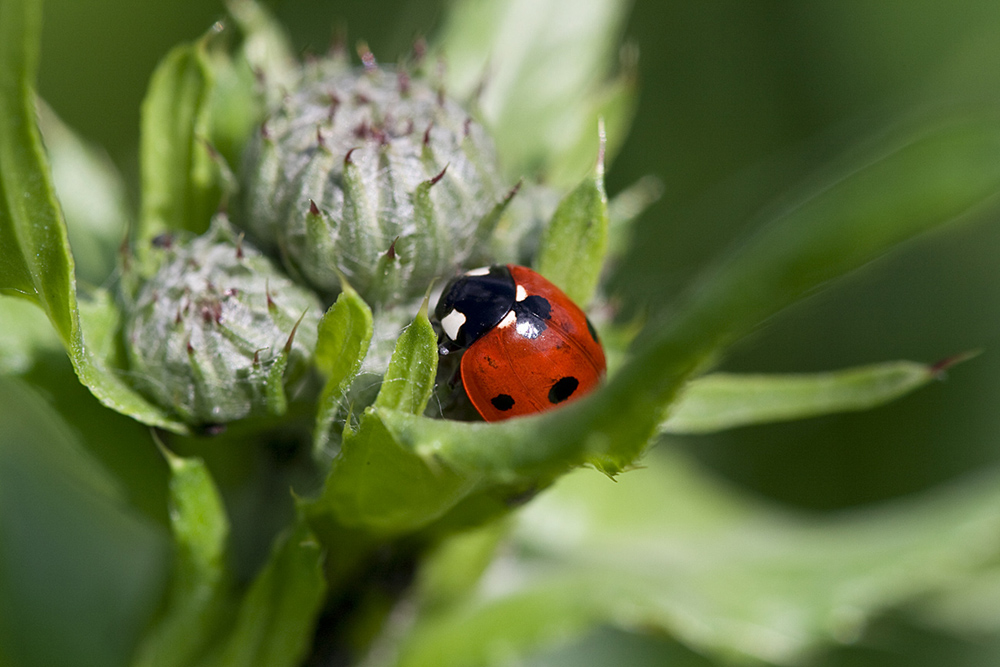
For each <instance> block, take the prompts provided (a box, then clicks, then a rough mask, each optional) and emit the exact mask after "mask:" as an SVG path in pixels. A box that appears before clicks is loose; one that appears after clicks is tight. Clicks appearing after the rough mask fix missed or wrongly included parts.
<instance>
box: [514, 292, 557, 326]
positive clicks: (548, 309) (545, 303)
mask: <svg viewBox="0 0 1000 667" xmlns="http://www.w3.org/2000/svg"><path fill="white" fill-rule="evenodd" d="M520 303H521V308H523V309H525V310H527V311H528V312H529V313H532V314H533V315H537V316H538V317H540V318H542V319H543V320H547V319H549V318H550V317H552V304H551V303H549V300H548V299H546V298H545V297H544V296H538V295H537V294H532V295H531V296H529V297H527V298H526V299H524V301H521V302H520Z"/></svg>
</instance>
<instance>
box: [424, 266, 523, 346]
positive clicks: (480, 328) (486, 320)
mask: <svg viewBox="0 0 1000 667" xmlns="http://www.w3.org/2000/svg"><path fill="white" fill-rule="evenodd" d="M515 294H516V288H515V285H514V278H513V277H512V276H511V275H510V269H508V268H507V267H506V266H490V267H484V268H481V269H473V270H472V271H469V272H467V273H464V274H463V275H461V276H459V277H457V278H455V279H454V280H452V281H451V282H449V283H448V284H447V285H445V288H444V292H442V293H441V299H440V300H439V301H438V304H437V308H435V309H434V316H435V317H436V318H437V321H438V322H439V323H440V325H441V338H440V341H439V345H438V347H439V349H440V351H441V354H448V353H449V352H455V351H457V350H463V349H465V348H467V347H469V346H470V345H472V344H473V343H475V342H476V341H477V340H478V339H479V338H480V337H481V336H482V335H483V334H485V333H486V332H487V331H489V330H490V329H492V328H493V327H495V326H496V325H498V324H499V323H500V320H502V319H503V318H504V316H505V315H507V313H509V312H510V310H511V308H512V307H513V306H514V297H515Z"/></svg>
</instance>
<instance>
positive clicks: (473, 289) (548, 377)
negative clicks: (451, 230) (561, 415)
mask: <svg viewBox="0 0 1000 667" xmlns="http://www.w3.org/2000/svg"><path fill="white" fill-rule="evenodd" d="M434 315H435V317H436V319H437V321H438V323H439V325H440V329H441V334H440V338H439V345H438V349H439V352H440V353H441V354H442V355H447V354H451V353H454V352H459V351H463V350H464V352H463V354H462V361H461V375H462V384H463V385H464V386H465V392H466V394H467V395H468V396H469V400H470V401H471V402H472V405H473V406H474V407H475V408H476V410H477V411H478V412H479V414H480V415H482V417H483V419H485V420H486V421H500V420H502V419H509V418H510V417H516V416H519V415H527V414H533V413H535V412H541V411H543V410H548V409H549V408H552V407H555V406H556V405H559V404H561V403H564V402H566V401H571V400H574V399H576V398H579V397H580V396H583V395H584V394H586V393H587V392H589V391H590V390H592V389H593V388H594V387H596V386H597V384H598V383H599V382H600V381H601V378H602V377H603V376H604V372H605V368H606V363H605V360H604V349H603V348H602V347H601V342H600V340H599V339H598V337H597V332H596V331H595V330H594V327H593V325H592V324H591V323H590V321H589V320H588V319H587V316H586V315H584V313H583V311H582V310H580V308H579V307H578V306H577V305H576V304H575V303H573V302H572V301H571V300H570V298H569V297H568V296H566V295H565V294H564V293H563V291H562V290H560V289H559V288H558V287H556V286H555V285H553V284H552V283H550V282H549V281H548V280H546V279H545V278H543V277H542V276H541V275H539V274H538V273H536V272H534V271H532V270H531V269H528V268H525V267H523V266H515V265H513V264H507V265H499V266H489V267H484V268H481V269H473V270H472V271H468V272H467V273H465V274H463V275H461V276H459V277H457V278H455V279H454V280H452V281H451V282H449V283H448V284H447V285H446V286H445V288H444V292H443V293H442V294H441V298H440V300H439V301H438V304H437V307H436V308H435V309H434Z"/></svg>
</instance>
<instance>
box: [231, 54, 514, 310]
mask: <svg viewBox="0 0 1000 667" xmlns="http://www.w3.org/2000/svg"><path fill="white" fill-rule="evenodd" d="M309 67H310V69H307V71H306V73H305V74H303V76H302V81H301V84H300V85H299V86H298V88H297V89H296V90H294V91H293V92H291V93H290V94H289V95H288V96H286V98H285V100H284V102H283V104H282V106H281V107H280V108H279V109H277V110H275V111H274V112H273V113H272V115H271V116H270V117H269V118H268V119H267V121H266V122H265V124H264V125H263V127H262V129H261V131H260V133H259V134H258V135H257V136H256V137H255V138H254V140H253V141H252V142H251V144H250V146H249V147H248V150H247V152H246V156H245V160H244V165H243V170H242V175H241V179H240V181H241V182H240V193H239V196H238V199H237V202H236V203H235V205H234V212H233V220H234V222H235V223H236V224H238V225H241V226H243V227H244V228H245V229H246V230H247V232H248V234H249V235H250V236H251V238H253V239H254V240H255V241H256V242H257V243H258V244H260V245H261V246H262V247H263V248H265V249H266V250H269V251H271V252H273V253H274V254H276V255H280V256H281V258H282V259H283V261H284V262H285V264H286V267H287V268H288V269H289V271H290V272H291V273H292V274H293V275H298V276H299V277H300V278H302V279H303V280H304V281H305V282H307V283H309V284H310V285H312V286H313V287H315V288H317V289H318V290H319V291H322V292H325V293H328V294H332V293H335V292H337V291H338V289H339V284H340V277H339V275H338V272H339V273H340V274H342V275H343V276H345V277H346V278H347V280H348V281H349V282H350V283H351V285H352V286H353V287H354V288H355V289H356V290H358V292H359V293H360V294H361V295H362V296H363V297H365V298H366V300H368V301H369V302H370V303H373V304H379V303H382V304H384V303H392V302H395V301H399V300H402V299H406V298H410V297H414V296H418V295H420V294H423V293H424V291H425V290H426V289H427V285H428V282H429V281H430V280H432V279H433V278H434V277H436V276H440V275H447V274H450V273H452V272H453V270H454V267H456V266H463V265H470V264H477V263H482V262H484V261H486V260H488V259H489V256H490V252H491V251H490V248H489V244H490V241H491V237H492V235H493V231H494V228H495V227H496V224H497V222H498V220H499V217H500V213H501V212H502V210H503V206H504V204H505V202H506V195H507V194H508V189H507V188H506V187H505V186H504V184H503V182H502V180H501V178H500V175H499V169H498V167H497V165H496V158H495V154H494V149H493V144H492V142H491V140H490V138H489V136H488V135H487V133H486V131H485V130H484V129H483V128H482V126H480V125H479V124H478V123H477V122H475V121H474V120H473V119H472V118H471V117H470V116H469V114H468V113H467V112H466V111H465V110H463V109H462V107H461V106H459V105H458V104H457V103H456V102H454V101H453V100H451V99H449V98H448V97H447V96H446V95H444V93H443V92H442V91H441V90H439V89H438V88H435V87H433V86H432V85H430V84H429V83H428V82H427V81H425V80H424V79H421V78H418V77H414V78H412V79H411V78H410V76H409V75H407V74H405V73H403V72H397V71H393V70H384V69H378V68H368V69H366V70H364V71H361V70H356V69H353V68H351V67H349V66H347V65H346V64H343V63H339V62H337V61H333V62H324V63H314V64H312V65H311V66H309Z"/></svg>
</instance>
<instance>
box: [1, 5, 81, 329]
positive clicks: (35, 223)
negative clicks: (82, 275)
mask: <svg viewBox="0 0 1000 667" xmlns="http://www.w3.org/2000/svg"><path fill="white" fill-rule="evenodd" d="M0 12H2V13H0V19H2V21H0V293H2V294H13V295H17V296H22V297H24V298H27V299H29V300H31V301H34V302H35V303H36V304H38V305H40V306H41V307H42V309H43V310H45V312H46V314H47V315H48V316H49V320H51V321H52V325H53V326H54V327H55V329H56V331H58V332H59V336H60V338H61V339H62V340H63V342H64V343H65V344H67V345H69V343H70V341H72V339H73V334H74V331H75V329H76V322H75V312H74V308H73V307H72V302H73V301H74V300H75V293H76V283H75V279H74V276H73V258H72V256H71V255H70V252H69V241H68V239H67V236H66V227H65V225H64V224H63V222H62V219H61V216H60V214H59V210H58V206H57V205H56V202H55V197H54V196H53V194H52V186H51V181H50V178H49V174H48V170H47V168H46V167H45V166H44V165H45V157H44V153H43V151H42V144H41V139H40V137H39V135H38V128H37V127H36V125H35V101H34V95H33V92H32V86H33V84H34V80H35V73H36V70H37V67H38V33H39V29H40V23H41V5H40V4H39V3H37V2H27V1H23V0H22V1H18V0H5V1H4V3H3V4H2V5H0Z"/></svg>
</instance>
